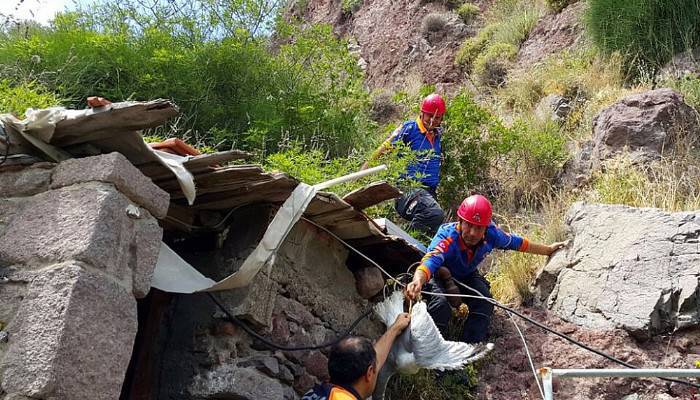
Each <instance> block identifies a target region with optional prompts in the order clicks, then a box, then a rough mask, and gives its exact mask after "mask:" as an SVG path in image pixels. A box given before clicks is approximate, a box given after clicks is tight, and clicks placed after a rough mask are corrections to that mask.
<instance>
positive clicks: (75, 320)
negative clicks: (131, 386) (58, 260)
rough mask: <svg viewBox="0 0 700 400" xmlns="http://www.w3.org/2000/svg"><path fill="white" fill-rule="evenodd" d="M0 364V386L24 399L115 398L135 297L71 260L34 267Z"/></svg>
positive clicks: (132, 326)
mask: <svg viewBox="0 0 700 400" xmlns="http://www.w3.org/2000/svg"><path fill="white" fill-rule="evenodd" d="M16 318H17V320H18V325H19V331H18V334H17V337H16V338H15V339H13V341H12V342H11V346H10V349H9V350H8V352H7V354H6V356H5V358H4V359H3V360H2V361H1V363H0V371H1V373H2V377H1V380H2V381H1V382H2V390H4V391H5V392H7V393H12V394H18V395H23V396H27V397H31V398H51V399H57V400H59V399H71V400H80V399H105V400H106V399H117V398H119V395H120V392H121V385H122V381H123V379H124V374H125V372H126V368H127V366H128V364H129V359H130V357H131V351H132V346H133V342H134V338H135V336H136V325H137V321H136V301H135V300H134V298H133V296H132V295H131V293H129V292H128V291H126V290H125V289H124V288H122V287H121V286H120V285H118V284H117V283H115V282H114V281H113V280H112V279H110V278H108V277H107V276H104V275H102V274H97V273H95V272H91V271H88V270H86V269H85V268H84V267H82V266H80V265H79V264H77V263H75V262H69V263H64V264H59V265H56V266H53V267H50V268H48V269H45V270H43V271H41V274H38V275H37V276H36V278H35V279H34V280H33V281H32V282H31V284H30V285H29V289H28V293H27V296H26V298H25V299H24V301H23V302H22V304H21V306H20V309H19V311H18V313H17V317H16Z"/></svg>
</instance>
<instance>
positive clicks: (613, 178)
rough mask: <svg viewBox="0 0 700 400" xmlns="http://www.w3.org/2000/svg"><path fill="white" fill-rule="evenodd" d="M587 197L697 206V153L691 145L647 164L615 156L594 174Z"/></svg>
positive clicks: (699, 158)
mask: <svg viewBox="0 0 700 400" xmlns="http://www.w3.org/2000/svg"><path fill="white" fill-rule="evenodd" d="M589 200H590V201H594V202H598V203H608V204H624V205H628V206H633V207H655V208H661V209H663V210H667V211H691V210H700V154H698V152H697V150H696V149H690V151H688V152H686V153H685V154H683V155H680V156H679V155H676V156H675V157H668V158H664V159H662V160H660V161H657V162H654V163H652V164H650V165H647V166H639V165H634V164H632V162H631V161H629V160H628V159H627V158H617V159H614V160H612V161H610V162H608V163H607V164H606V167H605V172H601V173H598V174H597V175H596V177H595V180H594V183H593V191H592V192H591V193H590V195H589Z"/></svg>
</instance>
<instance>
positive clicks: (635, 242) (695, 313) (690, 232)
mask: <svg viewBox="0 0 700 400" xmlns="http://www.w3.org/2000/svg"><path fill="white" fill-rule="evenodd" d="M566 224H567V225H568V227H569V228H570V230H571V234H572V235H573V241H572V244H571V245H570V246H569V248H568V249H567V250H566V251H561V252H558V253H556V254H555V255H554V256H553V257H552V259H551V260H550V261H549V263H547V265H545V267H544V268H543V270H542V271H540V272H539V273H538V276H537V279H536V283H535V293H536V295H537V298H538V299H539V300H540V301H542V302H543V303H545V304H546V305H547V307H548V308H550V309H551V310H552V311H553V312H554V313H555V314H557V315H558V316H560V317H561V318H563V319H565V320H567V321H570V322H573V323H576V324H578V325H581V326H584V327H587V328H592V329H609V328H622V329H625V330H627V331H629V332H630V333H632V334H634V335H635V336H637V337H649V336H651V335H654V334H657V333H662V332H669V331H672V330H674V329H679V328H685V327H688V326H697V325H699V324H700V296H699V295H698V290H699V288H700V284H699V280H700V247H699V246H698V240H699V238H700V211H695V212H675V213H669V212H664V211H662V210H659V209H653V208H633V207H627V206H621V205H599V204H584V203H576V204H574V205H573V206H572V207H571V209H570V210H569V212H568V214H567V217H566Z"/></svg>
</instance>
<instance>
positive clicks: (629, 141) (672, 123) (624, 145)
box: [593, 88, 700, 162]
mask: <svg viewBox="0 0 700 400" xmlns="http://www.w3.org/2000/svg"><path fill="white" fill-rule="evenodd" d="M698 129H699V128H698V117H697V114H696V112H695V110H693V108H692V107H690V106H689V105H688V104H686V103H685V102H684V101H683V96H682V95H680V94H679V93H677V92H675V91H673V90H672V89H668V88H664V89H656V90H650V91H647V92H643V93H638V94H633V95H630V96H627V97H625V98H623V99H621V100H619V101H618V102H616V103H614V104H613V105H611V106H609V107H607V108H605V109H603V110H602V111H601V112H600V113H599V114H598V115H597V116H596V117H595V119H594V120H593V141H594V148H593V160H594V162H595V161H602V160H605V159H608V158H610V157H612V156H614V155H616V154H619V153H621V152H622V151H623V150H625V149H627V151H629V152H630V156H631V157H632V159H633V160H634V161H639V162H644V161H646V160H649V159H655V158H658V157H659V156H661V155H662V154H664V153H665V152H666V151H668V150H670V149H671V148H672V147H673V146H674V144H675V143H676V142H677V141H678V140H679V139H682V138H686V137H687V138H689V139H691V140H693V141H694V140H697V139H698V137H699V136H700V134H699V132H698Z"/></svg>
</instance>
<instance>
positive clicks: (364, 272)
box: [353, 267, 384, 299]
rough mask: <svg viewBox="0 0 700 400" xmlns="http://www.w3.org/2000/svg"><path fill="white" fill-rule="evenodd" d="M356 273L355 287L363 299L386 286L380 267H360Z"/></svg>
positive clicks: (370, 296) (354, 273)
mask: <svg viewBox="0 0 700 400" xmlns="http://www.w3.org/2000/svg"><path fill="white" fill-rule="evenodd" d="M353 275H355V288H357V293H359V294H360V297H362V298H363V299H369V298H372V297H373V296H374V295H375V294H377V293H379V291H380V290H382V289H383V288H384V276H383V275H382V272H381V271H380V270H379V268H376V267H368V268H360V269H358V270H357V271H355V272H353Z"/></svg>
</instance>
